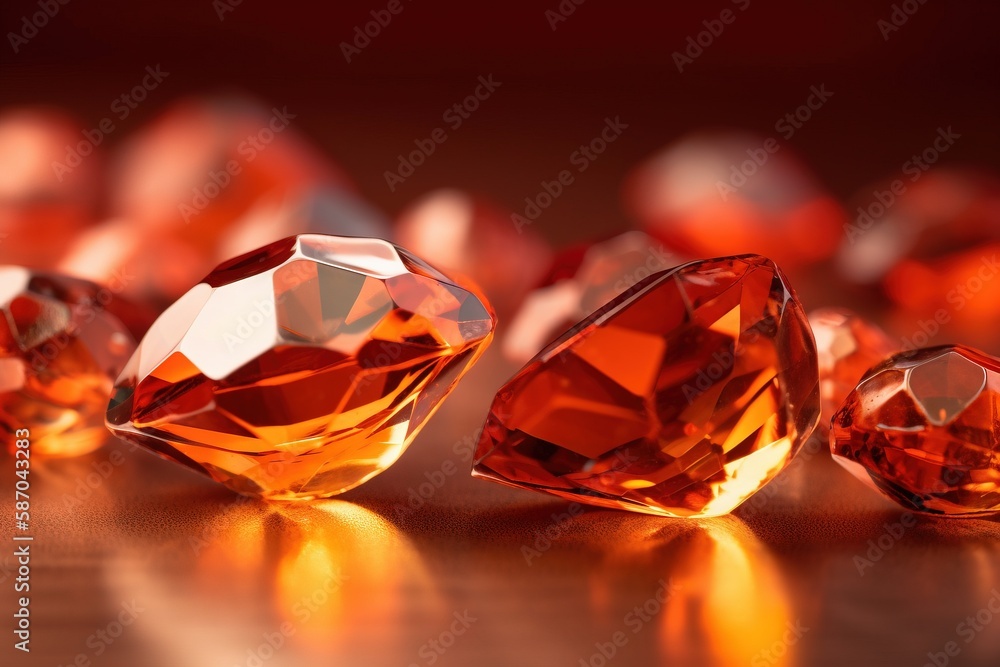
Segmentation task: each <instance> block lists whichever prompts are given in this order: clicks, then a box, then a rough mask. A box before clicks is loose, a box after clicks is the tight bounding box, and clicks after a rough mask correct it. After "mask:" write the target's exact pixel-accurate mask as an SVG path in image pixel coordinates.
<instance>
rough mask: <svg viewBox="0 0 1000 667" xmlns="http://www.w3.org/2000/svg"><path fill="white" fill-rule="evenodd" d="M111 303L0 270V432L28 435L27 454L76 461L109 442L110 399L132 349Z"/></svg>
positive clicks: (104, 293) (69, 286)
mask: <svg viewBox="0 0 1000 667" xmlns="http://www.w3.org/2000/svg"><path fill="white" fill-rule="evenodd" d="M116 301H117V299H116V297H115V295H113V294H112V293H111V292H110V291H109V290H107V289H105V288H101V287H99V286H98V285H95V284H93V283H90V282H86V281H83V280H77V279H74V278H68V277H65V276H58V275H53V274H46V273H39V272H33V271H30V270H28V269H24V268H21V267H16V266H0V314H2V317H0V427H2V429H3V430H4V431H5V432H6V433H7V434H13V433H14V432H16V431H17V430H18V429H28V431H29V432H30V437H29V439H30V441H31V451H32V453H35V454H39V455H51V456H75V455H78V454H84V453H86V452H89V451H91V450H94V449H96V448H97V447H99V446H101V444H102V443H103V442H104V440H105V439H106V438H107V431H106V430H105V429H104V409H105V406H106V405H107V401H108V395H109V394H110V392H111V387H112V384H113V382H114V378H115V377H116V376H117V375H118V373H119V372H120V371H121V369H122V367H123V366H124V365H125V362H126V360H127V359H128V357H129V355H131V354H132V352H133V350H135V339H134V338H133V337H132V335H131V334H130V333H129V330H128V328H126V327H125V325H124V324H123V323H122V322H121V321H120V320H119V318H118V317H116V316H115V314H114V310H115V307H118V306H119V305H120V304H117V303H116ZM112 304H114V307H112ZM8 442H9V443H10V444H11V445H12V444H13V438H8Z"/></svg>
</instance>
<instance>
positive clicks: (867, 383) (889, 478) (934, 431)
mask: <svg viewBox="0 0 1000 667" xmlns="http://www.w3.org/2000/svg"><path fill="white" fill-rule="evenodd" d="M998 413H1000V359H996V358H994V357H991V356H989V355H987V354H984V353H983V352H980V351H978V350H974V349H972V348H968V347H963V346H957V345H948V346H940V347H933V348H926V349H921V350H916V351H913V352H902V353H900V354H897V355H896V356H894V357H891V358H890V359H888V360H887V361H886V362H885V363H883V364H882V365H880V366H878V367H876V368H873V369H872V370H871V371H870V372H869V373H868V374H867V375H866V376H865V377H864V379H863V380H862V381H861V383H860V384H858V387H857V389H855V390H854V391H853V392H851V394H850V395H849V396H848V397H847V400H846V401H845V402H844V405H843V406H842V407H841V408H840V410H839V411H838V412H837V414H836V415H834V418H833V428H832V430H831V435H830V440H831V443H830V444H831V448H832V451H833V455H834V458H835V460H836V461H837V462H838V463H840V464H841V465H843V466H844V467H845V468H847V469H848V470H849V471H850V472H851V473H852V474H854V475H855V476H856V477H858V478H859V479H861V480H862V481H864V482H866V483H867V484H868V485H869V486H872V487H873V488H875V489H876V490H878V491H879V492H881V493H883V494H884V495H886V496H888V497H889V498H891V499H893V500H895V501H896V502H898V503H899V504H901V505H903V506H904V507H906V508H907V509H911V510H917V511H921V512H929V513H933V514H947V515H958V516H972V515H977V514H987V513H992V512H996V511H1000V425H998V423H997V419H996V415H997V414H998Z"/></svg>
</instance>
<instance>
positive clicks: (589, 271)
mask: <svg viewBox="0 0 1000 667" xmlns="http://www.w3.org/2000/svg"><path fill="white" fill-rule="evenodd" d="M681 263H682V260H681V259H680V257H679V256H677V255H676V254H675V253H673V252H671V251H670V250H668V249H667V248H666V247H665V246H664V245H663V243H661V242H660V241H657V240H656V239H654V238H652V237H650V236H649V235H647V234H645V233H643V232H636V231H633V232H625V233H624V234H619V235H617V236H613V237H611V238H609V239H604V240H602V241H598V242H596V243H590V244H586V245H585V246H582V247H572V248H569V249H567V250H565V251H563V252H561V253H559V254H558V255H557V257H556V259H555V260H554V261H553V265H552V269H551V270H550V271H549V278H547V279H546V280H545V281H544V282H543V283H542V284H541V285H539V286H538V287H537V288H536V289H535V290H534V291H532V292H531V293H530V294H528V296H527V297H525V299H524V302H523V303H522V304H521V307H520V308H519V309H518V311H517V314H516V315H515V316H514V318H513V320H511V323H510V326H509V328H508V329H507V332H506V334H505V335H504V338H503V352H504V355H505V356H506V357H507V358H508V359H510V360H511V361H515V362H517V363H521V364H523V363H525V362H526V361H528V360H529V359H531V358H532V357H533V356H535V354H536V353H537V352H538V351H539V350H541V349H542V347H544V346H545V344H546V343H548V342H549V341H550V340H552V339H553V338H555V337H556V336H557V335H559V334H560V333H562V332H563V331H565V330H566V329H568V328H569V327H571V326H572V325H573V324H574V323H575V322H579V321H580V320H581V319H583V318H584V317H586V316H587V315H589V314H590V313H592V312H594V311H595V310H597V309H598V308H600V307H601V306H603V305H604V304H605V303H607V302H608V301H611V300H612V299H613V298H615V297H616V296H618V295H619V294H621V293H622V292H625V291H627V290H629V289H631V288H632V287H633V286H634V285H635V284H636V283H638V282H639V281H641V280H643V279H644V278H648V277H649V276H650V275H652V274H653V273H658V272H660V271H664V270H666V269H669V268H671V267H674V266H677V265H678V264H681Z"/></svg>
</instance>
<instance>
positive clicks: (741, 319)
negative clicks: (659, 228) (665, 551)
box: [473, 255, 820, 516]
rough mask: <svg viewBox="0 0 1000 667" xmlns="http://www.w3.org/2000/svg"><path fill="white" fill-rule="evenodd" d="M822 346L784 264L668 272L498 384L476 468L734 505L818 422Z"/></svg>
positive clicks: (579, 491) (526, 482) (533, 484)
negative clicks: (783, 270) (790, 284)
mask: <svg viewBox="0 0 1000 667" xmlns="http://www.w3.org/2000/svg"><path fill="white" fill-rule="evenodd" d="M818 385H819V382H818V374H817V362H816V351H815V347H814V343H813V338H812V334H811V333H810V331H809V325H808V323H807V321H806V317H805V314H804V313H803V312H802V309H801V307H800V306H799V304H798V302H797V301H796V299H795V297H794V295H793V293H792V291H791V289H790V288H789V287H788V285H787V283H786V281H785V279H784V276H783V275H782V273H781V271H780V270H779V269H778V268H777V267H776V266H775V265H774V263H773V262H771V261H770V260H768V259H765V258H763V257H760V256H757V255H743V256H738V257H727V258H721V259H713V260H704V261H699V262H692V263H689V264H685V265H682V266H680V267H676V268H674V269H671V270H668V271H662V272H659V273H656V274H654V275H652V276H650V277H649V278H647V279H645V280H644V281H642V282H640V283H638V284H637V285H636V286H635V288H633V289H632V290H629V291H628V292H627V293H625V294H622V295H621V296H619V297H617V298H615V299H614V300H612V301H611V302H610V303H608V304H607V305H605V306H604V307H602V308H601V309H599V310H598V311H596V312H595V313H593V314H592V315H591V316H589V317H587V318H586V319H584V320H583V321H582V322H580V323H579V324H578V325H577V326H575V327H574V328H572V329H570V330H569V331H567V332H566V333H565V334H563V336H562V337H561V338H559V339H558V340H556V341H555V342H553V343H552V344H550V345H549V346H548V347H546V348H545V349H544V350H543V351H542V352H540V353H539V354H538V356H536V357H535V358H534V359H533V360H532V361H530V362H529V363H528V365H527V366H525V367H524V368H523V369H522V370H521V371H520V372H519V373H518V374H517V375H516V376H515V377H514V378H513V379H512V380H510V382H508V383H507V384H506V385H505V386H504V387H503V388H502V389H501V390H500V392H499V393H498V394H497V396H496V398H495V399H494V402H493V405H492V407H491V409H490V414H489V417H488V418H487V421H486V425H485V426H484V429H483V433H482V435H481V437H480V441H479V445H478V447H477V450H476V455H475V457H474V467H473V475H475V476H479V477H485V478H488V479H492V480H494V481H497V482H501V483H504V484H508V485H512V486H518V487H523V488H530V489H535V490H539V491H546V492H548V493H552V494H554V495H556V496H560V497H563V498H567V499H571V500H575V501H579V502H585V503H590V504H594V505H599V506H604V507H613V508H623V509H630V510H634V511H639V512H646V513H650V514H660V515H667V516H715V515H719V514H724V513H726V512H729V511H730V510H732V509H733V508H735V507H736V506H737V505H739V504H740V503H741V502H743V501H744V500H746V499H747V498H748V497H749V496H750V495H752V494H753V493H754V492H755V491H757V490H758V489H759V488H760V487H761V486H763V485H764V484H765V483H767V482H768V481H769V480H771V479H772V478H773V477H774V476H775V475H777V474H778V472H780V471H781V470H782V468H784V467H785V465H786V464H787V463H788V462H789V461H790V460H791V458H792V456H793V455H794V454H795V453H796V451H797V450H798V449H799V447H800V446H801V445H802V443H803V442H804V441H805V439H806V438H807V437H808V436H809V434H810V433H811V432H812V430H813V429H814V428H815V426H816V423H817V420H818V418H819V411H820V406H819V386H818Z"/></svg>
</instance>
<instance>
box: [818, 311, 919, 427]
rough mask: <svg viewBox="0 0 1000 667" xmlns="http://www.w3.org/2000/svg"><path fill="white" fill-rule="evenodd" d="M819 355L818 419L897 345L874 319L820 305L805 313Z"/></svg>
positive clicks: (829, 414)
mask: <svg viewBox="0 0 1000 667" xmlns="http://www.w3.org/2000/svg"><path fill="white" fill-rule="evenodd" d="M809 324H810V326H811V327H812V330H813V336H814V337H815V338H816V354H817V356H818V357H819V387H820V396H821V397H822V402H823V414H822V420H823V423H824V424H829V423H830V418H831V417H833V413H834V412H836V411H837V409H838V408H839V407H840V405H841V404H842V403H843V402H844V399H845V398H847V395H848V394H849V393H851V391H852V390H853V389H854V387H855V386H856V385H857V384H858V381H859V380H861V377H862V376H863V375H864V374H865V372H866V371H867V370H868V369H869V368H871V367H872V366H877V365H878V364H880V363H882V362H883V361H885V360H886V359H887V358H888V357H890V356H892V355H893V354H894V353H895V352H898V351H899V348H900V346H899V345H898V344H897V343H896V342H895V341H893V340H892V338H890V337H889V334H887V333H886V332H884V331H883V330H882V329H880V328H879V327H878V325H876V324H875V323H874V322H869V321H868V320H866V319H864V318H863V317H861V316H860V315H857V314H856V313H852V312H851V311H849V310H845V309H843V308H820V309H819V310H814V311H812V312H811V313H809Z"/></svg>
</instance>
